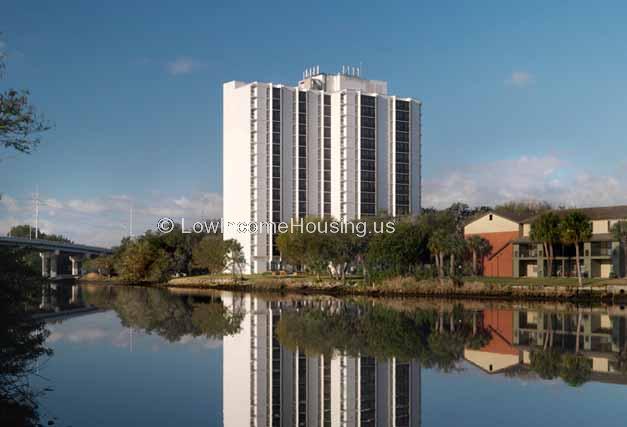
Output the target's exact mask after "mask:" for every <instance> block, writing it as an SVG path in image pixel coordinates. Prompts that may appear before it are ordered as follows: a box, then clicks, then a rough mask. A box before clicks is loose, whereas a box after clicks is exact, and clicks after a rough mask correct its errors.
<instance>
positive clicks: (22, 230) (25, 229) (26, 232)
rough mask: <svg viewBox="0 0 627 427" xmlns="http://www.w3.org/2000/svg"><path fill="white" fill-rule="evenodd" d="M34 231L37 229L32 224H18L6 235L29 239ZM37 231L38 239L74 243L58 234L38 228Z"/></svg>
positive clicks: (32, 236)
mask: <svg viewBox="0 0 627 427" xmlns="http://www.w3.org/2000/svg"><path fill="white" fill-rule="evenodd" d="M36 231H37V230H36V229H35V227H34V226H31V225H29V224H20V225H15V226H13V227H11V229H10V230H9V232H8V233H7V235H8V236H11V237H21V238H23V239H30V238H33V239H34V238H35V234H36ZM38 231H39V232H38V233H37V234H38V238H39V239H40V240H51V241H54V242H63V243H74V242H73V241H72V240H70V239H68V238H67V237H65V236H62V235H60V234H48V233H44V232H43V231H41V229H39V230H38Z"/></svg>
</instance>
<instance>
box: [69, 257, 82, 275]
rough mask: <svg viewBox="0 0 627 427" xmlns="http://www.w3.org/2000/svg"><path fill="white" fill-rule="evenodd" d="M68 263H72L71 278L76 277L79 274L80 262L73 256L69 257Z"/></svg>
mask: <svg viewBox="0 0 627 427" xmlns="http://www.w3.org/2000/svg"><path fill="white" fill-rule="evenodd" d="M70 262H71V263H72V276H78V275H79V274H80V260H79V259H78V258H77V257H75V256H71V257H70Z"/></svg>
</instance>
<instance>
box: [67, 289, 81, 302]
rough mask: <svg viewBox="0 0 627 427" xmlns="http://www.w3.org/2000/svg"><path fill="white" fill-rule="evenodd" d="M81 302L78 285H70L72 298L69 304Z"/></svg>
mask: <svg viewBox="0 0 627 427" xmlns="http://www.w3.org/2000/svg"><path fill="white" fill-rule="evenodd" d="M80 301H81V295H80V288H79V287H78V285H72V298H71V299H70V304H78V303H80Z"/></svg>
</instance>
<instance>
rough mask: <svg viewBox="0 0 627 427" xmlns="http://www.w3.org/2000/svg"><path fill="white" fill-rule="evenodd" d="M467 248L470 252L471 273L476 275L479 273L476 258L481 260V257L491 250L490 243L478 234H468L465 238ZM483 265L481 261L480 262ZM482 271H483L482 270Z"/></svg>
mask: <svg viewBox="0 0 627 427" xmlns="http://www.w3.org/2000/svg"><path fill="white" fill-rule="evenodd" d="M467 242H468V248H469V249H470V250H471V252H472V274H473V275H475V276H476V275H477V274H478V273H479V266H478V262H477V261H478V260H480V259H481V260H483V257H485V256H487V255H489V254H490V252H492V245H491V244H490V242H489V241H488V240H487V239H484V238H483V237H481V236H479V235H476V234H475V235H474V236H470V238H468V240H467ZM482 266H483V263H482ZM482 273H483V271H482Z"/></svg>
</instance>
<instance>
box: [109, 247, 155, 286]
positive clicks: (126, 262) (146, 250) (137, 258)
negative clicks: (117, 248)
mask: <svg viewBox="0 0 627 427" xmlns="http://www.w3.org/2000/svg"><path fill="white" fill-rule="evenodd" d="M158 255H163V252H160V251H158V249H157V248H155V247H154V245H152V244H151V243H150V242H149V241H148V240H144V239H141V240H138V241H136V242H132V243H131V244H129V245H128V246H126V247H125V249H124V252H123V253H122V254H121V256H120V264H119V266H118V267H117V270H118V271H119V272H120V275H121V276H122V277H123V278H124V279H126V280H131V281H134V282H139V281H142V280H148V279H149V278H150V276H151V274H152V273H153V272H152V271H151V266H152V264H153V262H154V261H155V259H156V258H157V256H158Z"/></svg>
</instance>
